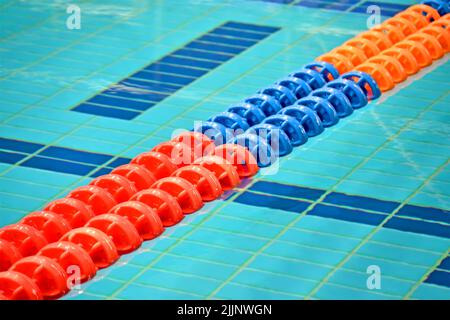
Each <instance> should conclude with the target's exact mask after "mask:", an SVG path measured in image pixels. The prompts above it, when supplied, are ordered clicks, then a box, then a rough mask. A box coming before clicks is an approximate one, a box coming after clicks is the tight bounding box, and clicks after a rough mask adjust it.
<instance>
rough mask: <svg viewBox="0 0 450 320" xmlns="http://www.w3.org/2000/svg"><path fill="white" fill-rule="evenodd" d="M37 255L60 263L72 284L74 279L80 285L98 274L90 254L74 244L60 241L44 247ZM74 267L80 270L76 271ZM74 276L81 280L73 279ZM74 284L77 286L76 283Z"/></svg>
mask: <svg viewBox="0 0 450 320" xmlns="http://www.w3.org/2000/svg"><path fill="white" fill-rule="evenodd" d="M37 255H39V256H45V257H48V258H51V259H53V260H55V261H56V262H58V264H59V265H60V266H61V267H62V268H63V269H64V271H65V272H66V273H67V276H68V277H70V279H69V280H71V282H72V279H73V280H75V281H79V283H83V282H86V281H87V280H89V279H91V278H93V277H94V276H95V274H96V273H97V267H96V266H95V264H94V261H92V259H91V257H90V256H89V254H88V253H87V252H86V251H85V250H84V249H83V248H82V247H80V246H79V245H77V244H75V243H72V242H68V241H58V242H54V243H50V244H48V245H46V246H45V247H43V248H42V249H41V250H40V251H39V252H38V254H37ZM74 267H77V268H78V269H77V270H76V269H74ZM74 271H79V273H78V274H76V273H75V272H74ZM73 276H79V278H73ZM73 284H76V282H75V283H73ZM69 286H71V284H69Z"/></svg>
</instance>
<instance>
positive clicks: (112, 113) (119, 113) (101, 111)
mask: <svg viewBox="0 0 450 320" xmlns="http://www.w3.org/2000/svg"><path fill="white" fill-rule="evenodd" d="M72 111H78V112H82V113H89V114H93V115H96V116H103V117H110V118H117V119H123V120H131V119H134V118H135V117H137V116H138V115H140V113H139V112H135V111H128V110H123V109H115V108H109V107H101V106H97V105H94V104H90V103H82V104H80V105H79V106H76V107H75V108H73V109H72Z"/></svg>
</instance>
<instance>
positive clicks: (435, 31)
mask: <svg viewBox="0 0 450 320" xmlns="http://www.w3.org/2000/svg"><path fill="white" fill-rule="evenodd" d="M420 32H421V33H426V34H428V35H430V36H432V37H434V38H435V39H436V40H437V41H438V42H439V44H440V45H441V47H442V49H443V50H444V51H445V53H448V52H449V51H450V33H448V32H447V31H446V30H445V29H443V28H441V27H439V26H437V25H432V24H431V25H429V26H427V27H425V28H423V29H422V30H420Z"/></svg>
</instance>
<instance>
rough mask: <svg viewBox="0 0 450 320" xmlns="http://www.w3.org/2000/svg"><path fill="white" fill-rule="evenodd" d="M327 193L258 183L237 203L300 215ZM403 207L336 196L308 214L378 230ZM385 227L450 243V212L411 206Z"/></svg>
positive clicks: (402, 210)
mask: <svg viewBox="0 0 450 320" xmlns="http://www.w3.org/2000/svg"><path fill="white" fill-rule="evenodd" d="M325 191H326V190H320V189H313V188H305V187H299V186H289V185H284V184H280V183H275V182H269V181H257V182H255V183H254V184H253V185H251V186H250V187H249V188H248V189H247V190H246V191H244V192H242V193H241V194H240V195H239V196H238V197H236V198H235V199H234V201H235V202H238V203H242V204H246V205H251V206H257V207H269V208H273V209H279V210H284V211H290V212H295V213H299V214H300V213H301V212H302V211H304V209H306V208H307V207H308V206H309V205H311V203H312V202H313V201H316V200H317V199H319V198H320V197H321V196H322V195H323V194H324V193H325ZM264 193H267V194H264ZM287 197H289V198H287ZM400 205H401V203H399V202H395V201H385V200H379V199H374V198H368V197H364V196H356V195H348V194H345V193H340V192H332V193H330V194H329V195H327V197H325V199H324V200H323V201H322V202H321V203H319V204H316V205H315V206H314V208H312V210H311V211H309V212H308V214H309V215H316V216H320V217H323V218H332V219H338V220H344V221H349V222H356V223H363V224H368V225H374V226H377V225H379V224H380V223H381V222H382V221H383V220H384V219H385V218H386V217H387V216H388V215H389V214H390V213H391V212H393V211H394V210H395V209H396V208H398V207H399V206H400ZM383 227H384V228H390V229H395V230H400V231H405V232H413V233H419V234H425V235H431V236H436V237H442V238H447V239H450V211H448V210H443V209H437V208H428V207H421V206H415V205H411V204H407V205H405V206H403V207H402V208H401V209H400V210H399V211H398V212H397V213H396V214H395V216H394V217H392V218H391V219H390V220H389V221H388V222H387V223H386V224H384V225H383Z"/></svg>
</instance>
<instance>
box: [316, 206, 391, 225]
mask: <svg viewBox="0 0 450 320" xmlns="http://www.w3.org/2000/svg"><path fill="white" fill-rule="evenodd" d="M308 214H309V215H313V216H319V217H323V218H332V219H338V220H344V221H349V222H357V223H364V224H369V225H372V226H377V225H379V224H380V223H381V222H383V220H384V219H386V215H383V214H376V213H368V212H364V211H360V210H355V209H345V208H340V207H336V206H330V205H324V204H317V205H316V206H314V208H313V209H312V210H311V211H310V212H308Z"/></svg>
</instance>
